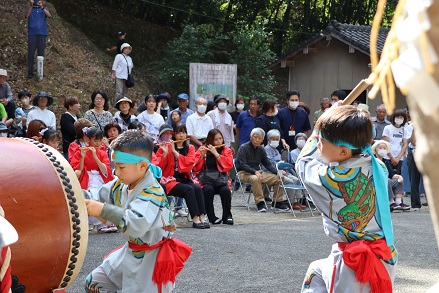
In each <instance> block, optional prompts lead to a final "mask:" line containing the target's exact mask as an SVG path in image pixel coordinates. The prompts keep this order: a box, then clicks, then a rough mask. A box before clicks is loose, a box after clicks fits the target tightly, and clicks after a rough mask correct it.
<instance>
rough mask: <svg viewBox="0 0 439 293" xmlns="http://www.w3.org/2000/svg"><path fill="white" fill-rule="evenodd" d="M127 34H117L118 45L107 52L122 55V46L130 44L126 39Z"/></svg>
mask: <svg viewBox="0 0 439 293" xmlns="http://www.w3.org/2000/svg"><path fill="white" fill-rule="evenodd" d="M126 35H127V34H126V33H125V32H124V31H118V32H117V37H118V39H119V40H118V41H117V44H116V45H115V46H113V47H111V48H107V52H114V51H116V52H117V53H116V54H122V51H121V50H120V46H122V45H123V44H125V43H128V42H127V40H126V39H125V37H126Z"/></svg>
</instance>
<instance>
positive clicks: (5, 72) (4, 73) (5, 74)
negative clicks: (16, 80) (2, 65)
mask: <svg viewBox="0 0 439 293" xmlns="http://www.w3.org/2000/svg"><path fill="white" fill-rule="evenodd" d="M0 75H3V76H8V72H7V71H6V69H0Z"/></svg>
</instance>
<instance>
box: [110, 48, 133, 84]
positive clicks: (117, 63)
mask: <svg viewBox="0 0 439 293" xmlns="http://www.w3.org/2000/svg"><path fill="white" fill-rule="evenodd" d="M124 57H125V58H126V59H127V60H126V61H125V58H124ZM127 62H128V67H129V69H130V73H131V72H132V70H133V60H131V57H130V56H127V55H125V54H117V55H116V57H115V58H114V62H113V67H112V68H111V69H112V70H114V71H116V78H119V79H127V78H128V72H127Z"/></svg>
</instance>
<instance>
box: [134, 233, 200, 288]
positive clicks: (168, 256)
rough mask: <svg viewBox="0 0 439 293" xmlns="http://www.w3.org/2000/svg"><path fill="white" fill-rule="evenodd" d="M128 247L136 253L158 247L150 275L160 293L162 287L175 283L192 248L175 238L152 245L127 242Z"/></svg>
mask: <svg viewBox="0 0 439 293" xmlns="http://www.w3.org/2000/svg"><path fill="white" fill-rule="evenodd" d="M128 247H129V248H131V249H132V250H137V251H148V250H154V249H157V248H159V247H160V251H159V253H158V255H157V260H156V262H155V265H154V272H153V273H152V280H153V282H154V283H155V284H157V288H158V291H159V292H160V293H161V292H162V285H164V284H166V283H168V282H172V283H175V281H176V277H177V275H178V273H180V271H181V270H182V269H183V267H184V262H185V261H186V260H187V259H188V258H189V256H190V255H191V253H192V248H191V247H190V246H189V245H187V244H186V243H184V242H183V241H180V240H178V239H176V238H167V239H165V240H162V241H160V242H158V243H157V244H154V245H151V246H150V245H148V244H135V243H132V242H128Z"/></svg>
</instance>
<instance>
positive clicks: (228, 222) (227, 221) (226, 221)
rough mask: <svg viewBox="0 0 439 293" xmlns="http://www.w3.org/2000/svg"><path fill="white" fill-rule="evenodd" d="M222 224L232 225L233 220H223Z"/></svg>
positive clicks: (230, 218)
mask: <svg viewBox="0 0 439 293" xmlns="http://www.w3.org/2000/svg"><path fill="white" fill-rule="evenodd" d="M223 223H224V224H226V225H233V218H232V217H229V218H226V219H223Z"/></svg>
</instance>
